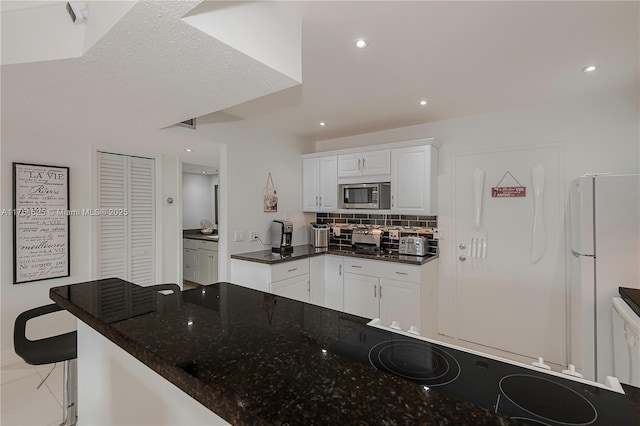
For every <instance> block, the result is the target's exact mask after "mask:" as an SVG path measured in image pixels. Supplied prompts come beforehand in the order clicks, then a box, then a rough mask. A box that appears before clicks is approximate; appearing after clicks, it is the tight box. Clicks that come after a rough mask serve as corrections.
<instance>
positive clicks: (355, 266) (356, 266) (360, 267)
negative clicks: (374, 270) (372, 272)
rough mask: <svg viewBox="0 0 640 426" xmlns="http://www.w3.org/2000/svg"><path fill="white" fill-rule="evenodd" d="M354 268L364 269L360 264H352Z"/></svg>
mask: <svg viewBox="0 0 640 426" xmlns="http://www.w3.org/2000/svg"><path fill="white" fill-rule="evenodd" d="M351 267H352V268H358V269H362V266H358V265H351Z"/></svg>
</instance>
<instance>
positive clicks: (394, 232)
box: [389, 229, 400, 240]
mask: <svg viewBox="0 0 640 426" xmlns="http://www.w3.org/2000/svg"><path fill="white" fill-rule="evenodd" d="M389 239H391V240H399V239H400V233H399V232H398V230H397V229H390V230H389Z"/></svg>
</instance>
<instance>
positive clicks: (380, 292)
mask: <svg viewBox="0 0 640 426" xmlns="http://www.w3.org/2000/svg"><path fill="white" fill-rule="evenodd" d="M378 293H379V294H380V298H381V299H382V284H381V285H380V291H379V292H378Z"/></svg>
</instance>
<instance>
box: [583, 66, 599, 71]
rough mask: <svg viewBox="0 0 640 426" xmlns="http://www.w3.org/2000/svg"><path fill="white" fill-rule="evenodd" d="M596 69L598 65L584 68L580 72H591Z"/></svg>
mask: <svg viewBox="0 0 640 426" xmlns="http://www.w3.org/2000/svg"><path fill="white" fill-rule="evenodd" d="M598 67H599V65H589V66H586V67H584V68H582V72H592V71H595V70H597V69H598Z"/></svg>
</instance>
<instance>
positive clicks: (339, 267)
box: [338, 265, 342, 276]
mask: <svg viewBox="0 0 640 426" xmlns="http://www.w3.org/2000/svg"><path fill="white" fill-rule="evenodd" d="M338 276H342V265H338Z"/></svg>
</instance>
